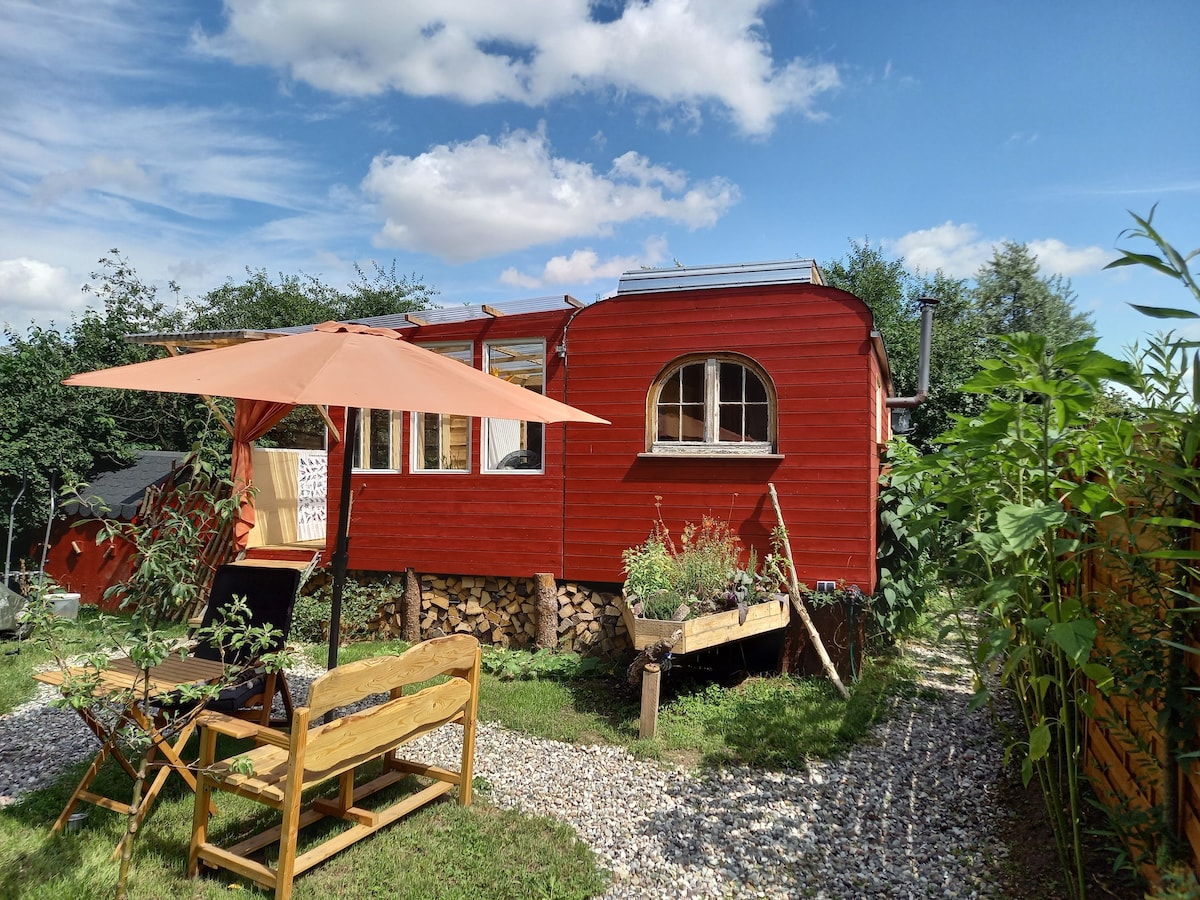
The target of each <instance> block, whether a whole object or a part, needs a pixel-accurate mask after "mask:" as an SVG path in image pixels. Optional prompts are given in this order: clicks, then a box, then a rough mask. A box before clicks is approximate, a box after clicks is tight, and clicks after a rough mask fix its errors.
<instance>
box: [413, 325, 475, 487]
mask: <svg viewBox="0 0 1200 900" xmlns="http://www.w3.org/2000/svg"><path fill="white" fill-rule="evenodd" d="M421 346H422V347H424V348H425V349H426V350H432V351H433V352H434V353H440V354H441V355H442V356H448V357H450V358H451V359H457V360H458V361H459V362H461V363H464V364H466V365H468V366H469V365H472V364H473V362H474V360H473V358H472V357H473V355H474V347H473V346H472V345H471V344H469V343H460V344H422V345H421ZM470 446H471V419H470V417H469V416H451V415H442V414H440V413H413V417H412V470H413V471H414V472H469V471H470V470H471V457H470V453H469V450H470Z"/></svg>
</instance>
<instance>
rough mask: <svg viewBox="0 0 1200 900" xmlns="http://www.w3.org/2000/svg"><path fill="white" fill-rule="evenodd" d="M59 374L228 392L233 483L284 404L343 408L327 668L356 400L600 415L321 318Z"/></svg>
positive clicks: (343, 550)
mask: <svg viewBox="0 0 1200 900" xmlns="http://www.w3.org/2000/svg"><path fill="white" fill-rule="evenodd" d="M63 383H64V384H69V385H76V386H80V387H112V388H126V389H133V390H146V391H165V392H167V393H175V394H206V395H209V396H220V397H233V398H235V399H236V400H238V401H239V402H238V404H237V415H236V418H235V425H234V455H233V480H234V485H235V488H236V487H237V486H238V485H243V486H244V485H246V484H248V483H249V480H250V443H251V441H253V440H254V439H255V438H257V437H261V436H262V435H263V434H265V433H266V432H267V430H268V429H269V428H270V427H271V426H272V425H274V424H275V423H276V422H278V421H279V420H280V419H281V418H283V416H285V415H286V414H287V412H288V411H289V410H290V409H291V408H292V407H293V406H297V405H314V406H343V407H346V432H347V433H346V434H345V435H344V447H345V453H346V458H345V464H344V465H343V467H342V485H341V502H340V504H339V507H338V523H337V543H336V545H335V548H334V554H333V600H332V604H331V609H330V632H329V635H330V636H329V644H330V646H329V665H330V668H333V667H334V666H336V665H337V641H338V632H339V630H340V625H341V601H342V591H343V587H344V585H345V579H346V565H347V561H348V558H349V529H350V522H349V515H348V507H349V505H350V484H351V469H352V467H353V455H352V454H353V448H354V446H355V444H356V442H357V426H358V410H359V409H392V410H406V411H409V412H425V413H444V414H450V415H461V416H476V417H481V418H489V417H490V418H497V419H520V420H523V421H527V422H593V423H597V424H602V425H607V424H608V422H607V421H606V420H605V419H601V418H599V417H597V416H593V415H592V414H591V413H586V412H584V411H582V410H579V409H575V408H574V407H572V406H568V405H566V404H565V403H560V402H559V401H557V400H553V399H551V398H549V397H546V396H544V395H542V394H540V393H536V392H534V391H531V390H527V389H526V388H522V387H518V386H517V385H514V384H509V383H508V382H506V381H504V380H503V379H500V378H496V377H495V376H492V375H488V374H487V373H485V372H481V371H480V370H478V369H475V368H472V367H470V366H464V365H463V364H462V363H460V362H458V361H456V360H454V359H450V358H449V357H445V356H441V355H439V354H437V353H434V352H432V351H430V350H426V349H424V348H423V347H419V346H417V345H416V344H411V343H409V342H408V341H407V340H406V339H405V337H404V335H403V334H401V333H400V332H398V331H395V330H392V329H390V328H368V327H367V326H365V325H353V324H347V323H343V322H325V323H324V324H321V325H317V326H315V327H314V328H313V330H312V331H308V332H303V333H300V334H290V335H285V336H283V337H277V338H270V339H268V340H261V341H249V342H246V343H242V344H234V345H232V346H229V347H221V348H218V349H215V350H204V351H196V352H192V353H188V354H185V355H182V356H170V357H166V358H164V359H156V360H151V361H149V362H143V363H134V364H133V365H128V366H117V367H114V368H111V369H101V370H99V371H96V372H85V373H82V374H79V375H72V376H71V377H70V378H68V379H66V380H65V381H64V382H63ZM247 501H248V498H247ZM252 523H253V513H252V512H251V509H250V508H246V509H245V511H244V514H243V521H242V522H241V523H240V525H239V534H240V536H242V539H243V540H244V535H248V533H249V528H250V525H251V524H252Z"/></svg>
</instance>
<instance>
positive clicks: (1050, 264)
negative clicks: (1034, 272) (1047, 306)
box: [1029, 238, 1116, 277]
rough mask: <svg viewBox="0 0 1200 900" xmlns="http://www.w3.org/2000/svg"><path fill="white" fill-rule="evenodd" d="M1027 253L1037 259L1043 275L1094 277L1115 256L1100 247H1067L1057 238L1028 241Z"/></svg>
mask: <svg viewBox="0 0 1200 900" xmlns="http://www.w3.org/2000/svg"><path fill="white" fill-rule="evenodd" d="M1029 251H1030V252H1031V253H1032V254H1033V255H1034V256H1036V257H1037V261H1038V268H1039V269H1041V271H1042V274H1043V275H1066V276H1068V277H1069V276H1071V275H1094V274H1095V273H1097V272H1099V271H1100V270H1101V269H1103V268H1104V267H1105V266H1106V265H1108V263H1109V262H1111V261H1112V260H1113V259H1114V258H1115V257H1116V254H1115V253H1113V252H1112V251H1111V250H1104V249H1102V248H1100V247H1068V246H1067V245H1066V244H1064V243H1063V242H1062V241H1060V240H1058V238H1044V239H1042V240H1037V241H1030V242H1029Z"/></svg>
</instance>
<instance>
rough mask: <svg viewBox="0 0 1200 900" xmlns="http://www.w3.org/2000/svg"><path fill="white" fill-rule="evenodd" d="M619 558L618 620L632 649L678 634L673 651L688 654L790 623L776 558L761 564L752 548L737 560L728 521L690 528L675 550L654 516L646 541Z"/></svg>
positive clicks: (708, 519)
mask: <svg viewBox="0 0 1200 900" xmlns="http://www.w3.org/2000/svg"><path fill="white" fill-rule="evenodd" d="M744 556H745V561H744V562H743V557H744ZM622 558H623V561H624V564H625V575H626V580H625V588H624V592H623V600H624V602H623V603H622V604H621V606H622V610H621V614H622V618H623V620H624V622H625V627H626V628H627V629H628V631H629V635H630V638H631V640H632V641H633V645H634V648H635V649H637V650H641V649H643V648H645V647H649V646H652V645H654V644H657V643H659V642H661V641H664V640H669V639H670V638H671V636H673V635H674V633H675V632H676V631H680V632H682V636H681V638H680V640H679V641H678V642H676V643H675V644H674V646H673V652H675V653H690V652H692V651H695V650H702V649H704V648H706V647H712V646H716V645H717V644H723V643H725V642H727V641H733V640H740V639H741V638H746V637H750V636H752V635H755V634H761V633H762V632H765V631H773V630H775V629H777V628H782V627H784V626H785V625H787V623H788V621H789V617H790V610H789V605H788V602H787V595H786V594H784V593H782V592H781V590H780V587H781V584H782V582H783V578H784V576H783V570H782V568H781V565H780V563H781V560H780V558H779V557H778V555H777V554H774V553H772V554H768V555H767V557H766V558H765V559H764V560H762V564H761V565H760V564H759V560H758V555H757V553H756V552H755V551H754V550H753V549H751V550H750V551H749V552H748V554H743V549H742V546H741V540H740V539H739V538H738V536H737V535H736V534H735V533H734V532H733V531H732V529H731V528H730V526H729V524H728V523H727V522H723V521H721V520H719V519H715V518H713V517H710V516H705V517H704V518H703V519H702V520H701V523H700V524H699V525H695V524H693V523H690V522H689V523H687V524H686V525H685V526H684V529H683V531H682V533H681V534H680V540H679V543H678V545H677V544H676V542H675V541H674V539H673V538H672V537H671V534H670V531H669V530H668V529H667V527H666V525H665V523H664V522H663V520H662V517H661V515H660V516H659V518H658V519H657V521H656V522H655V524H654V529H653V530H652V531H651V533H650V535H649V537H648V538H647V539H646V541H645V543H643V544H640V545H639V546H637V547H631V548H629V549H628V550H626V551H625V552H624V553H623V554H622Z"/></svg>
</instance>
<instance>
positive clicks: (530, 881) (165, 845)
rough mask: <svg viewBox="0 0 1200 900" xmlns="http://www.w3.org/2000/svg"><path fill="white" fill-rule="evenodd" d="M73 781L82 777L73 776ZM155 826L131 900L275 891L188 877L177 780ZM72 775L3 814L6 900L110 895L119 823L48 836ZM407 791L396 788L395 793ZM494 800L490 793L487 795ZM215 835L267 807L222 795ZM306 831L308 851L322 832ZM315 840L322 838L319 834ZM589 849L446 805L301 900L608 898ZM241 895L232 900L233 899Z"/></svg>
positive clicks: (532, 820) (111, 786)
mask: <svg viewBox="0 0 1200 900" xmlns="http://www.w3.org/2000/svg"><path fill="white" fill-rule="evenodd" d="M73 774H74V775H75V776H77V774H78V772H76V773H73ZM167 784H168V787H166V788H164V793H163V794H162V795H161V796H160V798H159V801H158V803H157V804H156V805H155V807H154V810H153V812H152V814H151V816H150V818H149V819H148V820H147V822H146V824H145V827H144V829H143V831H142V833H141V836H140V837H139V839H138V843H137V844H136V846H135V852H134V866H133V872H132V876H131V880H130V885H129V886H130V893H129V896H130V897H131V898H134V900H170V898H213V900H215V898H218V897H225V898H228V897H230V896H239V897H261V896H268V894H267V892H265V891H263V890H261V889H259V888H257V887H255V886H254V885H253V884H252V883H250V882H249V881H246V880H244V879H240V878H237V877H235V876H232V875H230V874H228V873H224V872H220V873H210V874H206V875H203V876H201V877H200V878H197V879H194V880H193V879H189V878H188V877H187V874H186V864H187V845H188V839H189V836H190V833H191V817H192V795H191V794H190V792H188V791H187V789H186V788H185V787H184V785H183V782H182V780H181V779H179V778H175V777H172V778H171V779H170V780H169V781H168V782H167ZM73 785H74V777H72V778H64V779H63V780H62V782H60V784H58V785H57V786H55V787H53V788H49V789H47V790H43V791H38V792H36V793H34V794H31V795H29V797H28V798H26V799H25V800H24V801H23V802H21V803H19V804H16V805H14V806H10V807H7V808H5V809H2V810H0V898H18V897H19V898H21V900H74V898H82V897H102V896H110V895H111V894H112V892H113V888H114V886H115V883H116V873H117V863H116V862H115V861H113V860H111V859H110V858H109V856H110V854H111V853H112V850H113V848H114V847H115V846H116V842H117V840H118V839H119V838H120V836H121V834H122V831H123V829H124V820H123V818H122V817H121V816H118V815H117V814H115V813H112V812H109V811H107V810H102V809H99V808H96V807H85V808H86V809H87V810H88V812H89V817H88V821H87V823H86V825H85V827H84V829H83V830H82V831H81V832H80V833H78V834H64V835H56V836H51V835H49V834H48V830H49V826H50V823H51V822H53V820H54V818H55V816H56V815H57V814H58V812H59V810H60V809H61V808H62V805H63V804H64V803H65V802H66V798H67V797H68V796H69V794H70V791H71V787H72V786H73ZM99 787H100V790H101V792H103V793H109V792H111V793H112V794H113V796H116V797H123V796H124V797H127V796H128V795H129V788H130V783H129V779H128V778H126V777H125V776H124V774H123V773H122V772H121V771H120V770H119V769H117V768H116V767H111V766H110V767H106V768H105V770H104V771H103V772H102V774H101V776H100V780H99ZM393 791H395V792H399V791H400V786H397V788H395V789H393ZM484 793H485V794H486V790H485V792H484ZM217 803H218V807H219V810H220V811H219V813H218V815H217V816H216V817H215V818H214V819H213V822H212V835H213V837H214V838H215V839H216V840H218V841H221V840H226V839H228V838H233V837H234V836H235V835H241V834H242V833H244V832H248V831H250V830H251V829H254V828H258V827H262V826H263V825H264V824H269V821H268V820H269V817H270V816H271V815H272V814H271V812H270V811H269V810H266V809H265V807H262V806H259V805H256V804H254V803H251V802H250V801H247V800H244V799H242V798H240V797H233V796H231V795H228V794H219V795H218V796H217ZM322 827H323V826H322V825H321V824H318V825H316V826H314V827H313V828H312V829H310V830H306V831H305V832H302V841H301V850H303V849H305V848H306V846H307V844H306V840H307V842H308V843H312V842H313V838H314V837H316V836H322V837H323V836H325V834H327V833H328V831H329V830H332V829H340V828H342V827H343V826H342V825H341V824H340V823H334V824H332V825H331V826H329V827H328V828H326V831H325V833H322V831H321V829H322ZM314 832H315V834H314ZM604 884H605V878H604V876H603V875H602V873H601V872H600V871H599V870H598V869H597V867H596V864H595V861H594V857H593V855H592V853H591V851H590V850H589V849H588V848H587V847H586V846H584V845H583V844H582V843H581V842H580V841H579V839H578V838H577V837H576V835H575V833H574V832H573V831H572V830H571V829H570V828H568V827H567V826H565V825H562V824H560V823H557V822H554V821H552V820H550V819H546V818H541V817H537V816H530V815H526V814H523V813H518V812H514V811H511V810H500V809H497V808H495V807H492V806H489V805H488V804H487V802H486V796H485V797H483V798H477V800H476V803H475V804H474V805H473V806H471V807H469V808H463V807H459V806H457V805H456V804H454V803H453V802H442V803H437V804H434V805H432V806H429V807H426V808H424V809H422V810H420V811H418V812H415V813H413V814H411V815H409V816H407V817H405V818H404V819H402V820H400V821H399V822H397V823H395V824H394V825H391V826H389V827H388V828H386V829H384V830H383V831H380V832H379V833H377V834H375V835H373V836H372V837H371V838H370V839H368V840H365V841H360V842H359V843H357V844H355V845H353V846H352V847H350V848H349V849H347V850H345V851H344V852H342V853H339V854H337V855H336V856H334V857H333V858H332V859H330V860H328V861H327V862H325V863H323V864H322V865H320V866H318V867H317V868H315V869H313V870H311V871H310V872H307V873H305V874H304V875H302V876H301V877H300V878H298V879H297V880H296V881H295V897H296V898H297V900H304V898H314V900H318V898H319V900H324V898H326V897H330V896H344V897H354V898H360V897H361V898H368V897H388V898H393V897H394V898H400V900H474V898H476V897H489V898H498V900H525V898H530V897H534V898H536V897H545V898H551V897H553V898H562V900H569V898H581V900H582V898H586V897H592V896H595V895H596V894H597V893H599V892H600V891H602V890H603V889H604ZM231 889H232V890H235V891H237V893H236V894H231V893H230V891H231Z"/></svg>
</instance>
